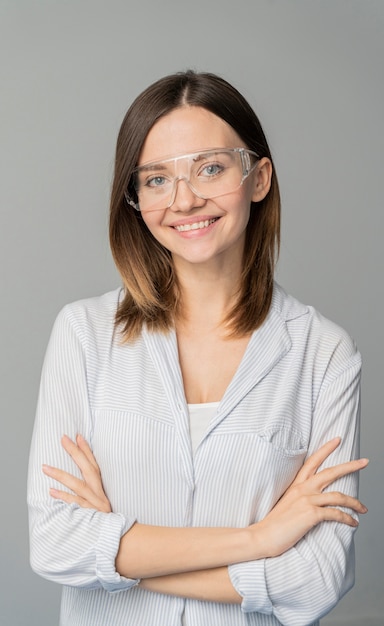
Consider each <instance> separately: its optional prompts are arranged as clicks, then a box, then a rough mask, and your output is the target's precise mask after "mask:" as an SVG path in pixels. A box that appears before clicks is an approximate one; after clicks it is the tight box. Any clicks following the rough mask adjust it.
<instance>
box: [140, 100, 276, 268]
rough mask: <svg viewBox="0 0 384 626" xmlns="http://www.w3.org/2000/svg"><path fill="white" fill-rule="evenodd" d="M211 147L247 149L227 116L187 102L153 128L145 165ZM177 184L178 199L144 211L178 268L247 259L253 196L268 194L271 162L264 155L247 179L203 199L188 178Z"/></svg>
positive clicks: (142, 158)
mask: <svg viewBox="0 0 384 626" xmlns="http://www.w3.org/2000/svg"><path fill="white" fill-rule="evenodd" d="M210 148H247V146H246V145H245V144H244V142H243V141H242V140H241V139H240V137H239V136H238V135H237V133H236V132H235V130H234V129H233V128H232V127H231V126H229V125H228V124H227V123H226V122H224V120H222V119H221V118H219V117H217V116H216V115H214V114H213V113H211V112H210V111H207V110H206V109H203V108H201V107H193V106H185V107H182V108H179V109H176V110H174V111H172V112H171V113H169V114H168V115H166V116H164V117H162V118H161V119H160V120H159V121H158V122H157V123H156V124H155V125H154V126H153V127H152V128H151V130H150V131H149V133H148V135H147V137H146V140H145V142H144V145H143V148H142V151H141V154H140V159H139V164H138V165H139V166H142V165H145V164H146V163H150V162H152V161H161V160H164V159H166V158H169V157H170V156H173V155H175V156H176V155H182V154H189V153H194V152H201V151H203V150H208V149H210ZM177 175H180V177H181V179H180V180H178V181H177V183H176V193H175V196H174V202H173V204H172V205H171V206H170V207H168V208H165V209H156V210H152V211H144V210H143V211H142V217H143V220H144V221H145V223H146V225H147V227H148V229H149V230H150V231H151V233H152V235H153V236H154V237H155V238H156V239H157V240H158V241H159V242H160V243H161V244H162V245H163V246H164V247H165V248H167V249H168V250H169V251H170V252H171V254H172V257H173V260H174V264H175V268H176V269H177V268H178V267H180V266H181V265H182V264H202V263H203V264H206V263H216V264H217V263H219V264H221V265H223V264H224V263H230V264H233V263H235V262H236V263H238V264H239V263H241V259H242V253H243V248H244V241H245V231H246V227H247V224H248V220H249V214H250V205H251V201H252V200H253V201H259V200H261V199H263V197H265V195H266V194H267V193H268V190H269V187H270V176H271V165H270V161H269V160H268V159H262V160H261V161H260V162H259V163H258V166H257V167H256V169H255V170H254V171H253V172H252V173H251V174H250V176H249V177H248V178H247V179H246V180H245V181H244V183H243V184H242V185H241V186H240V187H239V188H238V189H236V191H233V192H231V193H228V194H227V195H223V196H219V197H215V198H212V199H203V198H199V197H198V196H197V195H196V194H195V193H194V192H193V190H192V189H191V188H190V187H189V185H188V184H187V182H186V181H185V180H183V179H182V176H183V175H184V172H177Z"/></svg>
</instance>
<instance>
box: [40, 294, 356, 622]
mask: <svg viewBox="0 0 384 626" xmlns="http://www.w3.org/2000/svg"><path fill="white" fill-rule="evenodd" d="M120 294H121V291H120V290H117V291H114V292H111V293H108V294H106V295H104V296H102V297H100V298H93V299H89V300H84V301H81V302H77V303H74V304H72V305H68V306H67V307H65V308H64V309H63V311H62V312H61V313H60V315H59V316H58V318H57V320H56V323H55V326H54V330H53V332H52V336H51V340H50V343H49V347H48V350H47V355H46V359H45V364H44V368H43V375H42V382H41V390H40V396H39V403H38V410H37V417H36V423H35V429H34V435H33V442H32V448H31V457H30V468H29V490H28V503H29V509H30V536H31V563H32V567H33V568H34V570H35V571H36V572H37V573H39V574H41V575H42V576H44V577H46V578H48V579H50V580H53V581H57V582H59V583H61V584H62V585H63V597H62V608H61V618H60V619H61V621H60V624H61V625H62V626H180V624H181V619H182V615H183V613H184V615H185V623H186V624H187V626H213V625H214V626H219V625H220V626H226V625H227V626H240V625H242V626H245V625H247V626H256V625H258V626H277V625H278V624H280V623H281V624H286V625H288V626H304V625H308V624H317V620H318V619H319V618H320V617H321V616H322V615H324V614H326V613H327V612H328V611H329V610H330V609H331V608H332V607H333V606H334V605H335V604H336V602H337V601H338V599H339V598H340V597H341V596H342V595H343V594H344V593H345V592H346V591H348V589H349V588H350V587H351V586H352V585H353V578H354V573H353V570H354V563H353V533H354V531H353V529H351V527H349V526H346V525H342V524H337V523H332V522H325V523H322V524H320V525H318V526H317V527H316V528H315V529H313V530H312V531H310V532H309V533H307V535H306V536H305V537H304V538H303V539H302V540H301V541H299V542H298V543H297V544H296V546H295V547H294V548H292V549H290V550H288V551H287V552H286V553H284V554H283V555H281V556H279V557H276V558H269V559H260V560H257V561H253V562H247V563H241V564H237V565H231V566H229V574H230V578H231V581H232V583H233V585H234V587H235V588H236V590H237V591H238V592H239V593H240V595H241V596H242V598H243V602H242V605H241V606H239V605H231V604H219V603H211V602H199V601H196V600H184V599H182V598H174V597H172V596H167V595H161V594H157V593H152V592H148V591H146V590H144V589H141V588H140V587H137V586H136V585H137V581H135V580H129V579H126V578H123V577H121V576H120V575H119V574H118V573H117V572H116V571H115V567H114V561H115V555H116V552H117V549H118V546H119V541H120V538H121V536H122V535H123V534H124V533H125V532H126V531H127V530H128V529H129V528H130V527H131V526H132V524H133V523H134V522H135V521H136V520H137V521H139V522H141V523H143V524H155V525H164V526H229V527H244V526H247V525H249V524H251V523H253V522H256V521H258V520H260V519H262V518H264V517H265V515H266V514H267V513H268V511H270V509H271V508H272V507H273V506H274V504H275V503H276V501H277V500H278V499H279V497H280V496H281V495H282V494H283V493H284V491H285V490H286V489H287V487H288V485H289V484H290V483H291V481H292V480H293V478H294V476H295V475H296V473H297V472H298V470H299V468H300V467H301V466H302V464H303V462H304V460H305V458H306V456H307V454H310V453H311V452H313V451H314V450H316V449H317V448H319V446H320V445H321V444H323V443H325V442H326V441H328V440H329V439H331V438H333V437H335V436H341V437H342V444H341V445H340V447H339V448H338V449H337V450H336V451H335V452H334V453H333V454H332V455H331V457H330V458H329V459H328V460H327V464H328V465H333V464H336V463H339V462H342V461H345V460H348V459H350V458H355V457H356V456H357V454H358V421H359V379H360V366H361V361H360V355H359V353H358V352H357V351H356V347H355V346H354V344H353V342H352V341H351V340H350V338H349V337H348V335H347V334H346V333H345V332H344V331H343V330H341V329H340V328H339V327H338V326H336V325H334V324H333V323H331V322H329V321H328V320H326V319H324V318H323V317H322V316H321V315H320V314H319V313H317V312H316V311H315V310H314V309H313V308H311V307H307V306H304V305H302V304H300V303H299V302H297V301H296V300H295V299H293V298H291V297H290V296H287V295H286V294H285V292H284V291H283V290H282V289H281V288H280V287H279V286H277V285H275V289H274V295H273V302H272V306H271V309H270V312H269V314H268V317H267V319H266V321H265V322H264V324H263V325H262V326H261V328H259V329H258V330H257V331H255V332H254V333H253V335H252V337H251V339H250V342H249V344H248V347H247V350H246V352H245V354H244V357H243V359H242V362H241V364H240V366H239V368H238V370H237V372H236V374H235V376H234V378H233V380H232V381H231V383H230V385H229V387H228V389H227V390H226V392H225V394H224V396H223V398H222V400H221V402H220V403H219V406H218V408H217V409H216V411H215V414H214V416H213V418H212V419H211V420H210V423H209V426H208V428H207V430H206V432H205V435H204V437H203V438H202V440H201V442H200V443H199V445H198V447H197V450H196V453H195V455H194V456H193V454H192V449H191V438H190V432H189V418H188V407H187V404H186V400H185V395H184V391H183V384H182V376H181V372H180V367H179V362H178V353H177V342H176V337H175V333H174V332H171V333H169V334H168V335H164V334H160V333H150V332H147V331H145V330H144V331H143V332H142V335H141V336H140V338H139V339H138V340H137V341H136V342H135V343H133V344H129V345H127V344H122V343H121V342H120V341H119V336H118V335H117V334H116V333H115V332H114V314H115V311H116V306H117V302H118V299H119V297H120ZM64 433H66V434H67V435H69V436H70V437H72V438H74V437H75V436H76V434H77V433H81V434H82V435H83V436H84V437H85V438H86V439H87V440H88V441H89V442H90V444H91V447H92V449H93V451H94V454H95V456H96V459H97V461H98V463H99V466H100V468H101V473H102V477H103V483H104V487H105V490H106V493H107V495H108V498H109V500H110V502H111V505H112V509H113V511H114V512H113V513H109V514H105V513H100V512H96V511H94V510H90V509H82V508H79V507H78V506H76V505H67V504H65V503H63V502H60V501H57V500H54V499H52V498H51V497H50V496H49V492H48V490H49V487H50V486H56V487H58V488H61V486H60V485H58V484H57V485H54V481H52V480H50V479H49V478H47V477H46V476H45V475H44V474H43V473H42V471H41V465H42V464H43V463H47V464H49V465H53V466H56V467H60V468H62V469H65V470H66V471H68V472H71V473H75V474H78V470H77V468H76V467H75V466H74V463H73V461H72V460H71V459H70V458H69V457H68V455H66V453H65V452H64V451H63V449H62V448H61V445H60V439H61V436H62V435H63V434H64ZM357 481H358V479H357V476H356V475H351V476H347V477H345V478H343V479H340V480H339V481H337V484H336V483H335V484H334V485H332V490H335V489H337V490H340V491H343V492H346V493H350V494H353V495H356V493H357ZM116 592H120V593H116Z"/></svg>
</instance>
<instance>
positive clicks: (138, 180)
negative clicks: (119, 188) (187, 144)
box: [125, 148, 260, 211]
mask: <svg viewBox="0 0 384 626" xmlns="http://www.w3.org/2000/svg"><path fill="white" fill-rule="evenodd" d="M259 158H260V157H259V155H258V154H256V152H252V150H247V149H246V148H210V149H209V150H202V151H201V152H194V153H192V154H183V155H181V156H176V157H169V158H166V159H164V160H162V161H151V162H149V163H145V164H144V165H140V166H139V167H136V168H135V169H134V170H133V172H132V179H131V180H132V185H131V188H132V190H134V194H135V196H136V197H135V198H134V197H133V194H132V193H129V192H126V194H125V197H126V200H127V202H128V204H130V205H131V206H133V207H134V208H135V209H136V210H137V211H155V210H158V209H168V208H169V207H170V206H172V204H173V203H174V201H175V198H176V190H177V183H178V182H179V181H181V180H182V181H184V182H186V183H187V185H188V186H189V188H190V189H191V191H192V192H193V193H194V194H195V195H196V196H197V197H198V198H203V199H205V200H208V199H211V198H218V197H219V196H225V195H226V194H229V193H233V192H234V191H236V190H237V189H239V187H241V185H242V184H243V182H244V181H245V179H246V178H247V177H248V176H249V175H250V174H251V172H253V170H254V169H255V167H256V165H257V161H258V159H259Z"/></svg>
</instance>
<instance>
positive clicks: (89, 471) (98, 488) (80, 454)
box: [61, 435, 104, 496]
mask: <svg viewBox="0 0 384 626" xmlns="http://www.w3.org/2000/svg"><path fill="white" fill-rule="evenodd" d="M82 439H83V441H82V442H81V444H82V446H84V448H85V450H87V452H88V451H89V452H88V456H87V453H86V452H85V451H84V450H82V449H81V448H80V447H79V446H78V445H77V443H75V442H74V441H72V439H70V438H69V437H68V436H67V435H63V437H62V440H61V443H62V446H63V448H64V450H65V451H66V452H67V453H68V454H69V455H70V457H71V458H72V459H73V461H74V462H75V463H76V465H77V467H78V468H79V470H80V471H81V473H82V476H83V478H84V481H85V482H86V483H87V484H88V485H89V487H90V488H91V489H92V490H93V491H94V492H95V493H96V494H98V495H99V496H101V494H102V493H104V492H103V487H102V483H101V476H100V470H99V466H98V465H97V463H96V461H95V460H94V457H93V454H92V452H91V449H90V448H89V446H88V444H87V442H86V441H85V439H84V438H82ZM89 456H91V457H92V459H93V462H92V461H91V460H90V458H88V457H89Z"/></svg>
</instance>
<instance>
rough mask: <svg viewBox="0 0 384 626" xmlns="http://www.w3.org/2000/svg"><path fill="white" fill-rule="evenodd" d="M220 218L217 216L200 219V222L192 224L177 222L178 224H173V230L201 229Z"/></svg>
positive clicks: (180, 231) (182, 231) (181, 231)
mask: <svg viewBox="0 0 384 626" xmlns="http://www.w3.org/2000/svg"><path fill="white" fill-rule="evenodd" d="M218 219H220V218H219V217H213V218H212V219H210V220H201V221H200V222H193V223H192V224H179V225H178V226H173V228H174V229H175V230H177V231H178V232H179V233H184V232H186V231H189V230H201V229H202V228H208V226H210V225H211V224H213V223H214V222H217V220H218Z"/></svg>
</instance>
